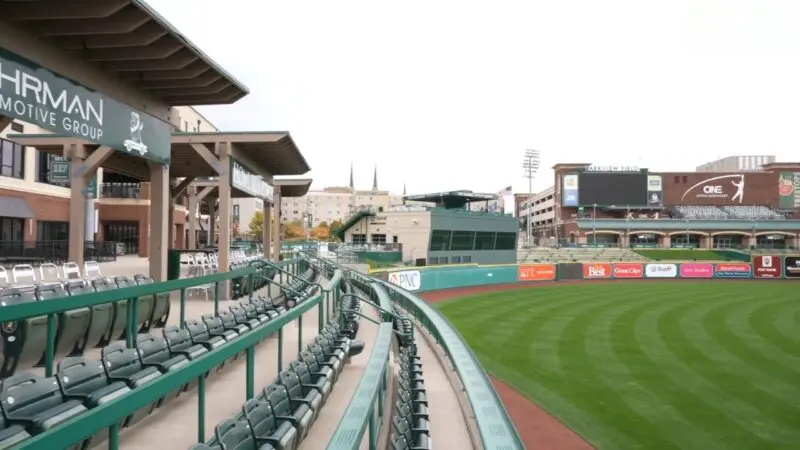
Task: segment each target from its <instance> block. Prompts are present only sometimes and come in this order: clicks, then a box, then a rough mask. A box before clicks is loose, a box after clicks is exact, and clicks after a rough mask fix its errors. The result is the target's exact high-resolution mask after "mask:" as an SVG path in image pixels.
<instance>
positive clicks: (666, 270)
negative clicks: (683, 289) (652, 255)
mask: <svg viewBox="0 0 800 450" xmlns="http://www.w3.org/2000/svg"><path fill="white" fill-rule="evenodd" d="M644 274H645V276H646V277H647V278H675V277H677V276H678V266H677V265H675V264H647V265H646V266H645V267H644Z"/></svg>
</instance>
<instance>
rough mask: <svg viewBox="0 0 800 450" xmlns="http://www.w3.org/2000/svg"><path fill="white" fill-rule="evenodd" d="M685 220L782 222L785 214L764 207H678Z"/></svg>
mask: <svg viewBox="0 0 800 450" xmlns="http://www.w3.org/2000/svg"><path fill="white" fill-rule="evenodd" d="M675 210H676V211H677V212H678V214H679V215H680V216H681V217H682V218H684V219H699V220H728V219H744V220H780V219H785V218H786V216H784V215H783V214H781V213H779V212H777V211H773V210H772V209H770V208H768V207H766V206H762V205H726V206H713V205H678V206H676V207H675Z"/></svg>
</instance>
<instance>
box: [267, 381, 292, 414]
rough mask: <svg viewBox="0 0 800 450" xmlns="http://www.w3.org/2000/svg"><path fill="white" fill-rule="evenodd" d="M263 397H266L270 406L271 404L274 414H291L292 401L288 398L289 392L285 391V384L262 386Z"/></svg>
mask: <svg viewBox="0 0 800 450" xmlns="http://www.w3.org/2000/svg"><path fill="white" fill-rule="evenodd" d="M264 397H266V398H267V401H268V402H269V404H270V406H272V412H273V413H274V414H275V415H276V416H283V417H286V416H291V415H292V403H291V401H290V400H289V393H288V392H287V391H286V387H285V386H281V385H280V384H270V385H269V386H267V387H265V388H264Z"/></svg>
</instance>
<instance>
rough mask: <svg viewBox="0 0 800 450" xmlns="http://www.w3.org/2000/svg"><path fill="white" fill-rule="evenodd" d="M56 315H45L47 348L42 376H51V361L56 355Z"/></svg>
mask: <svg viewBox="0 0 800 450" xmlns="http://www.w3.org/2000/svg"><path fill="white" fill-rule="evenodd" d="M56 323H57V322H56V315H55V314H48V315H47V347H45V353H44V376H46V377H52V376H53V359H54V358H55V353H56V332H57V326H56Z"/></svg>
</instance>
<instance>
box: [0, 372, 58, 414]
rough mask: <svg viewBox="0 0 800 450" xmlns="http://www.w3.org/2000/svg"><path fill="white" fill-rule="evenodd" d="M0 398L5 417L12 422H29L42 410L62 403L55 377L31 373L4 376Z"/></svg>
mask: <svg viewBox="0 0 800 450" xmlns="http://www.w3.org/2000/svg"><path fill="white" fill-rule="evenodd" d="M0 399H2V407H3V412H4V413H5V416H6V418H7V419H8V420H10V421H12V422H14V421H22V422H29V421H31V420H32V419H33V418H34V417H35V416H36V415H37V414H39V413H41V412H42V411H45V410H47V409H50V408H53V407H55V406H58V405H60V404H62V403H64V397H63V395H61V390H60V389H59V386H58V381H56V379H55V378H53V377H49V378H44V377H40V376H37V375H34V374H32V373H21V374H19V375H14V376H11V377H9V378H6V380H5V381H3V390H2V392H0Z"/></svg>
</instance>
